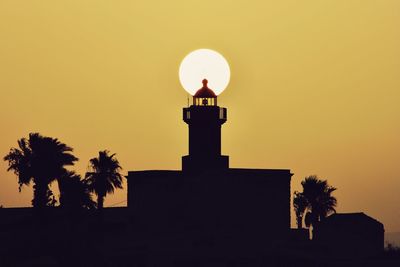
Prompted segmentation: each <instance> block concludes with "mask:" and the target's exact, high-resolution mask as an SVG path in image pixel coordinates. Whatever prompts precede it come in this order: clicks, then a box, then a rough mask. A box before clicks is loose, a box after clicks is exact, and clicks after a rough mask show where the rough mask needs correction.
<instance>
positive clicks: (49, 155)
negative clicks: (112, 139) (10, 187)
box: [4, 133, 78, 208]
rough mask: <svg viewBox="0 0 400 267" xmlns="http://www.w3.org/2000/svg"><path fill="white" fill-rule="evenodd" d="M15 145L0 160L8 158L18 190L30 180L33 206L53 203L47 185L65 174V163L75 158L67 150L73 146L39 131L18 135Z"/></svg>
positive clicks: (37, 206)
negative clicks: (22, 136)
mask: <svg viewBox="0 0 400 267" xmlns="http://www.w3.org/2000/svg"><path fill="white" fill-rule="evenodd" d="M18 147H19V148H11V149H10V152H9V153H8V154H7V155H6V156H5V157H4V160H5V161H8V166H9V167H8V171H11V170H12V171H14V173H15V174H16V175H17V176H18V183H19V190H20V191H21V188H22V186H23V185H29V184H30V183H31V182H33V183H34V186H33V199H32V205H33V207H35V208H43V207H46V206H54V205H55V199H54V196H53V193H52V192H51V190H50V188H49V185H50V184H51V182H53V181H54V180H55V179H57V178H59V177H60V176H61V175H63V173H65V166H67V165H73V164H74V162H75V161H77V160H78V159H77V158H76V157H75V156H74V155H72V153H71V152H72V151H73V149H72V148H71V147H69V146H67V145H65V144H63V143H61V142H60V141H59V140H58V139H56V138H51V137H46V136H42V135H40V134H39V133H30V134H29V138H28V139H26V138H21V139H20V140H18Z"/></svg>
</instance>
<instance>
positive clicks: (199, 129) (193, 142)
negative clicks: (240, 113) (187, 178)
mask: <svg viewBox="0 0 400 267" xmlns="http://www.w3.org/2000/svg"><path fill="white" fill-rule="evenodd" d="M202 82H203V87H202V88H200V89H199V90H198V91H197V92H196V93H195V94H194V96H193V104H192V105H191V106H190V107H187V108H183V120H184V121H185V122H186V123H187V124H188V126H189V155H187V156H183V157H182V170H183V171H185V172H186V171H187V172H202V171H209V170H222V169H228V168H229V157H228V156H223V155H221V126H222V124H224V123H225V122H226V119H227V112H226V108H223V107H219V106H218V105H217V95H216V94H215V93H214V92H213V90H211V89H210V88H208V86H207V83H208V81H207V80H206V79H204V80H203V81H202Z"/></svg>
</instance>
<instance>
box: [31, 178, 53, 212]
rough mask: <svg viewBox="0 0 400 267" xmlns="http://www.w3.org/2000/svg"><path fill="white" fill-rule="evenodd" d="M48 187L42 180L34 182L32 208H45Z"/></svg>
mask: <svg viewBox="0 0 400 267" xmlns="http://www.w3.org/2000/svg"><path fill="white" fill-rule="evenodd" d="M48 190H49V187H48V185H47V184H46V183H43V182H36V183H35V185H34V186H33V199H32V206H33V207H34V208H38V209H41V208H45V207H46V206H47V203H48V199H47V192H48Z"/></svg>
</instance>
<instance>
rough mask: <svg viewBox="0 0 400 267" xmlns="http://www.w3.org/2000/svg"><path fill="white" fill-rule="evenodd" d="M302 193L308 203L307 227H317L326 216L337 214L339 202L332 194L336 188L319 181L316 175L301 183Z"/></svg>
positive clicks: (324, 181)
mask: <svg viewBox="0 0 400 267" xmlns="http://www.w3.org/2000/svg"><path fill="white" fill-rule="evenodd" d="M301 185H302V186H303V192H302V193H301V194H302V195H303V196H304V197H305V199H306V200H307V202H308V207H307V213H306V216H305V223H306V226H310V225H315V223H317V222H319V221H321V220H323V219H324V218H325V217H326V216H328V215H329V214H331V213H334V212H336V210H335V207H336V205H337V200H336V198H335V197H334V196H332V193H333V192H334V191H335V190H336V188H335V187H332V186H330V185H328V182H327V181H326V180H319V179H318V177H317V176H316V175H311V176H308V177H306V178H305V179H304V181H302V182H301Z"/></svg>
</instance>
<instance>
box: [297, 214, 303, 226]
mask: <svg viewBox="0 0 400 267" xmlns="http://www.w3.org/2000/svg"><path fill="white" fill-rule="evenodd" d="M296 221H297V229H302V228H303V217H301V216H298V217H296Z"/></svg>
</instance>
